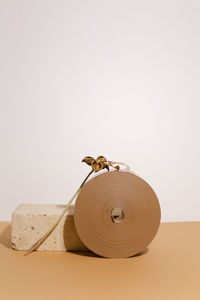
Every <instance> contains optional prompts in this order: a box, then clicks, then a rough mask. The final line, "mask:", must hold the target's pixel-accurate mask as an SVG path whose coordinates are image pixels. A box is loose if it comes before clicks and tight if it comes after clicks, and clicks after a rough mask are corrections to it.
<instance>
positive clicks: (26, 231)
mask: <svg viewBox="0 0 200 300" xmlns="http://www.w3.org/2000/svg"><path fill="white" fill-rule="evenodd" d="M64 208H65V205H53V204H21V205H19V206H18V207H17V208H16V209H15V211H14V213H13V215H12V231H11V239H12V248H13V249H16V250H28V249H29V248H30V247H31V246H32V245H33V244H34V243H35V242H36V241H37V240H38V239H39V238H40V237H41V236H43V235H44V234H45V233H46V232H47V231H48V230H49V228H51V226H52V225H53V224H54V223H55V221H56V220H57V218H58V217H59V215H60V214H61V213H62V212H63V209H64ZM38 250H39V251H42V250H43V251H87V250H88V249H87V248H86V247H85V245H84V244H83V243H82V242H81V240H80V238H79V236H78V235H77V232H76V229H75V226H74V206H73V205H71V206H70V207H69V209H68V212H67V213H66V214H65V215H64V217H63V218H62V220H61V222H60V223H59V224H58V226H57V227H56V228H55V230H54V231H53V232H52V233H51V234H50V236H49V237H48V238H47V239H46V240H45V241H44V243H43V244H42V245H41V246H40V247H39V248H38Z"/></svg>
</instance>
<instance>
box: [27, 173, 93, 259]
mask: <svg viewBox="0 0 200 300" xmlns="http://www.w3.org/2000/svg"><path fill="white" fill-rule="evenodd" d="M93 172H94V170H92V171H90V173H89V174H88V175H87V176H86V178H85V179H84V180H83V182H82V183H81V185H80V187H79V188H78V190H77V191H76V193H75V194H74V195H73V196H72V198H71V199H70V200H69V202H68V203H67V205H66V207H65V208H64V210H63V212H62V214H61V215H60V216H59V217H58V219H57V220H56V222H55V223H54V224H53V226H52V227H51V228H50V229H49V230H48V231H47V232H46V233H45V234H44V235H43V236H42V237H41V238H40V239H39V240H38V241H37V242H36V243H34V244H33V246H31V248H30V249H28V250H27V252H26V253H25V254H24V255H25V256H26V255H28V254H30V253H31V252H33V251H36V250H37V249H38V248H39V247H40V246H41V245H42V244H43V242H44V241H45V240H46V239H47V238H48V236H49V235H50V234H51V233H52V232H53V231H54V229H55V228H56V226H57V225H58V224H59V223H60V221H61V219H62V218H63V216H64V214H65V213H66V212H67V210H68V208H69V207H70V204H71V203H72V201H73V200H74V198H75V197H76V196H77V195H78V193H79V192H80V190H81V188H82V187H83V185H84V184H85V182H86V181H87V179H88V178H89V177H90V175H91V174H92V173H93Z"/></svg>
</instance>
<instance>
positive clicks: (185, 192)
mask: <svg viewBox="0 0 200 300" xmlns="http://www.w3.org/2000/svg"><path fill="white" fill-rule="evenodd" d="M199 16H200V2H199V1H198V0H197V1H192V0H187V1H183V0H180V1H179V0H173V1H172V0H167V1H155V0H146V1H145V0H142V1H133V0H130V1H126V0H113V1H111V0H101V1H93V0H84V1H81V0H78V1H77V0H70V1H69V0H68V1H61V0H54V1H49V0H48V1H47V0H35V1H30V0H24V1H22V0H18V1H15V0H0V220H1V221H5V220H10V218H11V214H12V212H13V210H14V209H15V208H16V207H17V206H18V205H19V204H20V203H58V204H60V203H66V202H67V201H68V199H69V197H70V196H72V194H73V193H74V191H75V190H76V188H77V187H78V185H79V184H80V182H81V181H82V179H83V178H84V176H85V175H86V174H87V172H88V171H89V167H88V166H86V165H85V164H83V163H81V159H82V158H83V157H84V156H85V155H92V156H97V155H99V154H103V155H105V156H106V157H107V158H108V159H110V160H118V161H124V162H126V163H128V164H129V165H130V167H131V169H132V171H134V172H136V173H137V174H138V175H140V176H141V177H143V178H144V179H145V180H146V181H147V182H148V183H149V184H150V185H151V186H152V187H153V189H154V190H155V192H156V194H157V196H158V198H159V200H160V204H161V209H162V221H192V220H200V188H199V177H200V176H199V174H200V158H199V156H200V133H199V128H200V118H199V114H200V17H199Z"/></svg>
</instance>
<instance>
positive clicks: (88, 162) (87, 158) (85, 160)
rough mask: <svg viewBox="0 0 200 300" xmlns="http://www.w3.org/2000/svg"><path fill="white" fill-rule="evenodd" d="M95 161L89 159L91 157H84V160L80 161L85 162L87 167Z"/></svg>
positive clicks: (91, 158)
mask: <svg viewBox="0 0 200 300" xmlns="http://www.w3.org/2000/svg"><path fill="white" fill-rule="evenodd" d="M95 161H96V160H95V159H94V158H93V157H91V156H86V157H84V159H83V160H82V162H85V163H86V164H88V165H89V166H91V165H92V163H94V162H95Z"/></svg>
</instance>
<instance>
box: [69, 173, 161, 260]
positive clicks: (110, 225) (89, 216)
mask: <svg viewBox="0 0 200 300" xmlns="http://www.w3.org/2000/svg"><path fill="white" fill-rule="evenodd" d="M74 222H75V227H76V230H77V233H78V235H79V237H80V239H81V240H82V242H83V243H84V244H85V245H86V247H87V248H88V249H90V250H91V251H93V252H94V253H96V254H98V255H100V256H103V257H110V258H115V257H129V256H133V255H135V254H138V253H139V252H141V251H143V250H145V249H146V247H147V246H148V245H149V243H150V242H151V241H152V240H153V238H154V237H155V235H156V233H157V231H158V228H159V224H160V205H159V202H158V199H157V197H156V194H155V193H154V191H153V190H152V188H151V187H150V186H149V185H148V184H147V183H146V182H145V181H144V180H143V179H141V178H140V177H138V176H136V175H135V174H133V173H131V172H125V171H113V172H107V173H102V174H100V175H98V176H96V177H94V178H93V179H91V180H90V181H88V182H87V183H86V184H85V185H84V186H83V188H82V189H81V191H80V193H79V195H78V197H77V200H76V204H75V213H74Z"/></svg>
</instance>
